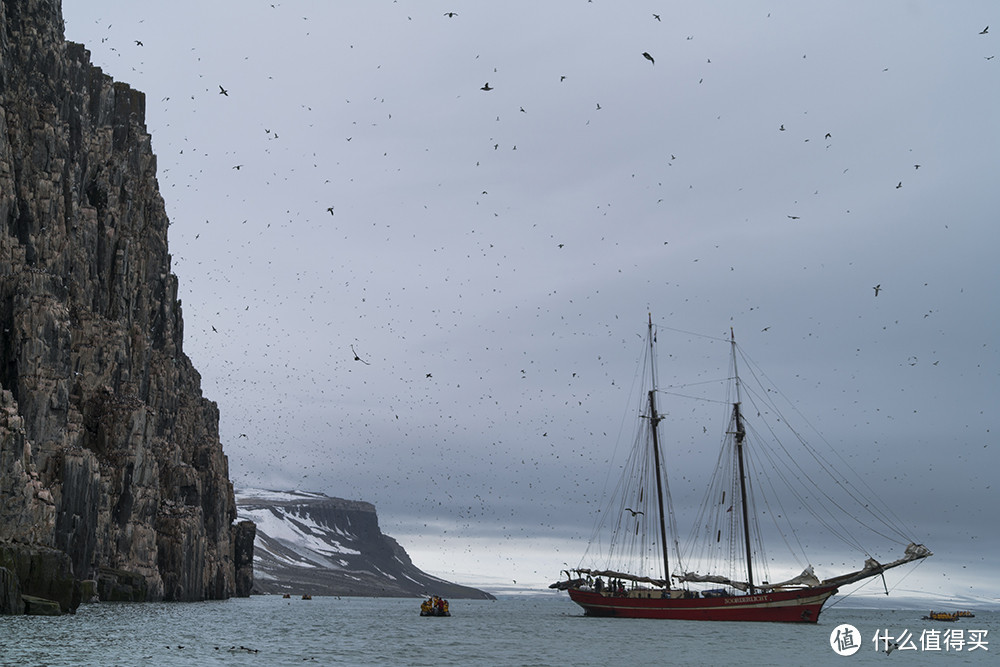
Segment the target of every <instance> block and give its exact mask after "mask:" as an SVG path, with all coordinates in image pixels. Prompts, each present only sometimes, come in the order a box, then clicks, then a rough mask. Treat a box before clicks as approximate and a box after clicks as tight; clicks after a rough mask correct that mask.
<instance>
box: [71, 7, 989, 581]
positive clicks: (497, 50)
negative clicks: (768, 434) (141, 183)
mask: <svg viewBox="0 0 1000 667" xmlns="http://www.w3.org/2000/svg"><path fill="white" fill-rule="evenodd" d="M63 11H64V15H65V19H66V36H67V39H69V40H72V41H77V42H82V43H84V44H85V45H86V46H87V47H88V48H89V49H90V51H91V53H92V59H93V62H94V63H95V64H96V65H99V66H100V67H102V68H103V69H104V71H105V72H106V73H107V74H109V75H111V76H112V77H114V78H115V79H116V80H119V81H124V82H127V83H128V84H130V85H131V86H132V87H134V88H136V89H139V90H142V91H144V92H145V93H146V122H147V126H148V129H149V131H150V133H151V134H152V137H153V149H154V151H155V152H156V154H157V158H158V178H159V183H160V190H161V192H162V194H163V197H164V200H165V202H166V208H167V212H168V214H169V216H170V221H171V227H170V237H169V242H170V249H171V252H172V257H173V263H172V270H173V271H174V272H175V273H176V274H177V276H178V277H179V279H180V290H181V298H182V302H183V316H184V324H185V340H184V346H185V351H186V353H187V354H188V355H189V356H190V357H191V358H192V360H193V361H194V364H195V366H196V368H197V369H198V370H199V371H200V373H201V375H202V387H203V390H204V393H205V395H206V396H207V397H208V398H210V399H212V400H214V401H217V402H218V404H219V408H220V411H221V414H222V417H221V424H220V429H221V437H222V441H223V445H224V448H225V451H226V453H227V454H228V456H229V462H230V473H231V478H232V479H233V481H234V483H235V484H236V485H237V487H241V486H243V487H246V486H253V487H265V488H276V489H302V490H310V491H320V492H323V493H326V494H328V495H332V496H339V497H344V498H350V499H361V500H367V501H370V502H372V503H374V504H375V506H376V508H377V510H378V513H379V517H380V521H381V525H382V528H383V531H384V532H386V533H387V534H389V535H392V536H394V537H396V538H397V539H398V540H399V541H400V542H401V543H402V544H403V546H404V547H405V548H406V549H407V551H408V552H409V553H410V554H411V555H412V556H413V558H414V561H415V563H416V564H417V565H418V567H421V568H422V569H424V570H427V571H429V572H432V573H435V574H438V575H441V576H444V577H445V578H449V579H453V580H458V581H461V582H463V583H473V584H476V583H479V584H483V583H488V582H493V583H497V584H499V583H510V582H512V581H513V580H517V581H518V582H519V585H524V584H528V585H534V584H537V585H539V586H543V585H546V584H548V583H549V582H551V581H554V580H555V579H556V578H558V576H559V570H560V569H562V568H564V567H566V566H567V565H569V566H575V565H578V564H579V559H580V556H581V555H582V554H583V551H584V549H585V546H586V540H587V538H589V537H590V534H591V531H592V528H593V525H594V516H595V515H594V512H595V510H596V509H597V508H599V507H600V506H601V502H602V501H601V498H600V496H601V494H602V492H603V490H604V487H605V482H606V479H607V477H608V470H609V469H611V470H614V469H615V466H616V465H618V464H620V463H621V461H617V460H615V459H614V458H613V454H614V453H615V452H616V446H617V447H618V450H617V451H618V454H621V453H622V447H623V445H622V444H617V443H619V440H620V439H623V440H627V439H628V438H629V436H630V432H631V431H630V429H631V426H630V422H623V418H624V416H625V415H626V412H627V411H628V410H629V409H630V405H629V402H630V396H629V392H630V390H631V388H632V383H633V382H632V381H633V376H634V373H635V370H636V362H637V360H638V359H639V357H640V355H641V354H642V341H641V339H640V337H639V335H640V334H642V333H643V331H644V328H645V325H646V319H647V313H649V312H652V316H653V320H654V322H656V323H657V324H658V325H660V326H661V327H662V328H663V329H662V330H663V331H670V330H671V329H679V330H682V331H690V332H696V333H699V334H705V335H709V336H716V337H724V336H727V335H728V332H729V327H730V326H732V327H733V328H734V329H735V332H736V337H737V340H738V341H739V342H740V344H741V345H742V347H743V348H744V349H745V350H746V351H747V352H748V353H749V354H750V355H751V357H752V358H753V359H754V361H755V362H757V363H758V364H759V365H760V366H761V368H763V369H765V371H766V372H767V374H768V377H769V378H770V379H771V380H772V381H773V382H774V383H775V384H776V385H777V386H778V387H779V388H780V389H781V390H782V391H783V392H784V393H785V394H786V395H788V396H791V397H792V399H793V402H794V405H795V408H796V409H797V410H799V411H800V412H801V413H802V414H803V415H804V416H806V417H808V419H809V421H810V423H811V424H812V425H813V426H814V427H815V428H816V429H817V430H818V431H820V432H821V433H822V434H823V437H824V438H825V440H826V441H827V442H828V443H829V445H830V446H832V447H833V448H835V449H836V450H837V451H838V452H840V453H841V454H842V455H843V456H845V458H847V459H848V460H850V461H851V463H852V465H854V466H856V469H857V470H858V472H859V473H861V474H863V476H864V477H865V479H866V481H867V482H868V483H869V484H871V485H872V486H873V487H875V488H877V490H878V493H879V494H880V495H881V497H882V499H883V500H884V501H885V502H886V504H888V505H890V506H891V507H892V508H893V509H894V510H895V511H896V512H897V514H898V515H899V516H900V519H901V522H902V523H903V524H905V526H906V527H907V529H908V531H909V532H910V534H911V535H912V536H913V538H914V539H916V540H917V541H918V542H923V543H925V544H927V545H928V546H929V547H930V548H931V549H932V550H933V551H934V552H935V556H934V558H932V559H929V560H927V561H925V562H924V563H923V564H922V565H920V566H919V567H917V568H907V569H906V571H904V572H903V573H902V574H903V575H906V573H907V572H909V570H910V569H913V571H912V572H910V573H909V575H908V576H905V581H904V582H903V583H902V584H900V588H899V590H900V591H906V590H926V591H930V592H934V593H944V594H949V593H956V594H973V595H982V596H986V597H993V598H995V597H996V596H997V595H998V588H997V584H996V581H997V577H996V574H997V572H996V565H995V564H996V562H997V561H996V553H997V552H998V551H1000V537H998V530H997V521H996V516H995V508H996V506H997V504H998V500H1000V494H998V493H997V487H996V483H995V482H996V480H995V477H996V475H997V471H998V469H1000V455H998V453H997V451H998V450H997V443H996V433H997V418H996V416H995V415H996V410H997V405H996V404H997V398H998V397H1000V377H998V369H1000V353H998V340H1000V303H998V298H997V295H996V290H997V287H998V285H1000V269H998V268H997V267H998V262H997V258H996V254H997V248H998V241H1000V231H998V224H997V223H998V216H997V208H998V207H997V204H998V203H1000V196H998V194H997V177H998V173H1000V131H998V129H997V128H998V122H997V118H1000V58H994V55H997V56H1000V42H998V36H1000V12H998V8H997V5H996V3H995V2H992V1H987V0H982V1H979V2H971V1H970V2H963V3H958V4H954V3H943V2H932V1H920V0H911V1H906V2H903V1H886V2H878V3H871V2H840V3H819V2H798V1H796V2H791V1H788V2H766V3H758V2H749V3H748V2H742V1H730V2H709V3H704V2H700V3H694V2H689V3H677V2H670V3H662V2H645V1H637V2H629V3H620V2H612V1H610V0H595V1H594V2H587V1H586V0H573V1H565V2H544V3H540V2H523V1H511V2H492V3H486V2H478V3H473V2H467V1H466V2H454V3H451V4H448V3H440V2H427V1H420V2H418V1H415V0H412V1H411V0H399V1H398V2H393V1H391V0H372V1H366V2H353V3H348V2H331V1H328V0H322V1H320V0H317V1H314V2H289V1H284V2H280V3H279V2H275V3H273V4H272V3H271V2H268V1H266V0H265V1H260V2H258V1H256V0H253V1H250V0H241V1H236V0H216V1H214V2H211V3H205V2H201V1H200V0H199V1H194V0H179V1H177V2H171V3H159V2H133V1H129V2H125V1H120V2H115V1H112V0H63ZM446 12H454V13H455V15H454V16H447V15H446ZM991 23H993V24H995V28H993V29H991V30H989V31H986V32H985V33H984V28H986V27H987V26H988V25H989V24H991ZM644 52H645V53H648V54H649V55H650V56H651V58H652V60H650V59H647V58H646V57H644ZM486 84H488V87H489V90H483V88H484V87H486ZM223 89H224V90H225V91H226V93H227V94H223V93H222V90H223ZM875 286H880V291H879V292H878V294H877V295H876V291H875V289H874V287H875ZM660 348H661V353H662V358H661V363H660V376H661V379H662V380H664V382H668V383H673V382H688V381H691V380H692V379H697V378H710V377H716V376H718V375H719V373H722V374H724V372H725V368H726V362H727V354H728V350H727V349H726V345H725V344H719V343H717V342H716V343H714V344H713V342H712V341H710V340H708V339H702V338H698V337H694V336H688V335H684V334H676V335H670V336H666V335H665V336H663V337H661V339H660ZM356 356H357V357H358V358H359V359H360V361H359V360H356V359H355V357H356ZM661 407H662V409H663V410H665V411H666V412H667V413H668V419H667V420H665V421H664V423H663V427H664V429H665V430H668V431H669V432H670V434H669V438H668V441H669V442H670V443H671V445H672V447H673V448H672V449H670V450H669V453H668V457H669V458H670V461H671V462H670V468H671V471H672V474H674V476H673V477H672V484H673V491H674V495H675V501H677V503H678V522H679V523H680V524H681V526H682V533H684V532H686V531H685V530H684V527H685V526H686V525H688V524H686V523H685V519H686V518H687V521H688V522H690V519H691V517H689V516H688V515H689V514H690V512H691V510H692V507H691V504H692V503H694V502H696V500H697V499H700V497H701V495H700V494H701V492H702V489H703V486H704V484H705V483H707V474H708V471H707V470H705V463H704V462H705V461H706V460H709V461H711V460H714V458H715V456H716V453H715V450H716V447H717V444H718V438H717V437H715V434H717V433H719V432H720V431H721V430H724V428H725V424H723V423H714V424H710V423H703V422H702V420H701V418H700V417H698V418H697V419H694V418H692V417H691V414H690V413H689V410H690V409H689V408H687V407H684V406H673V405H671V404H669V403H668V404H666V405H664V406H661ZM703 427H710V428H709V436H711V437H703V434H704V430H703ZM620 436H621V437H620ZM686 470H690V471H691V472H690V474H688V473H686V472H685V471H686ZM673 471H676V474H675V473H674V472H673ZM872 548H876V547H872ZM878 555H879V556H885V557H886V558H887V559H888V558H889V557H895V555H894V554H891V553H883V552H879V554H878ZM862 559H863V557H859V558H858V560H857V561H856V562H857V563H858V564H860V562H861V560H862ZM824 562H825V559H824V556H823V554H817V555H816V558H815V563H814V564H815V565H816V566H817V569H820V568H821V567H822V565H823V563H824ZM838 563H839V561H838ZM852 564H853V563H852ZM796 573H797V572H792V573H790V574H796ZM839 573H840V572H839V571H830V570H827V571H825V572H821V575H826V576H830V575H833V574H839ZM987 575H991V576H990V578H991V581H987V580H986V579H984V577H986V576H987ZM900 578H902V577H898V576H897V577H896V581H898V580H899V579H900ZM889 583H890V586H891V585H892V584H893V583H894V582H893V578H892V577H890V578H889ZM867 590H872V589H871V587H870V588H869V589H867ZM880 591H881V588H880V587H879V591H875V592H876V593H879V592H880Z"/></svg>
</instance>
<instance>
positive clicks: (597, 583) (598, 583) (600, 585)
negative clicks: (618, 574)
mask: <svg viewBox="0 0 1000 667" xmlns="http://www.w3.org/2000/svg"><path fill="white" fill-rule="evenodd" d="M602 590H604V580H603V579H601V578H600V577H598V578H597V579H595V580H594V591H595V592H597V593H600V592H601V591H602Z"/></svg>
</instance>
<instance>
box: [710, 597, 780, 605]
mask: <svg viewBox="0 0 1000 667" xmlns="http://www.w3.org/2000/svg"><path fill="white" fill-rule="evenodd" d="M722 600H723V602H725V603H726V604H746V603H748V602H770V601H771V596H770V595H738V596H736V597H731V598H722Z"/></svg>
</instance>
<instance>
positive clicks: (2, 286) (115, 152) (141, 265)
mask: <svg viewBox="0 0 1000 667" xmlns="http://www.w3.org/2000/svg"><path fill="white" fill-rule="evenodd" d="M144 112H145V97H144V95H143V94H142V93H141V92H138V91H135V90H132V89H131V88H129V87H128V86H127V85H125V84H123V83H118V82H115V81H112V79H111V78H110V77H108V76H107V75H105V74H104V73H103V72H102V71H101V70H100V69H99V68H97V67H95V66H93V65H92V64H91V63H90V60H89V53H88V51H87V50H86V49H85V48H84V47H83V46H80V45H77V44H72V43H68V42H66V41H65V40H64V36H63V22H62V16H61V6H60V3H59V1H58V0H16V1H14V0H2V1H0V584H3V582H8V584H3V585H4V590H3V591H0V600H7V599H10V600H13V601H12V602H9V603H6V606H7V607H8V608H7V609H5V610H0V611H8V612H10V611H15V612H16V611H19V610H20V609H19V608H18V603H17V602H16V600H17V595H15V594H18V595H24V596H32V595H37V596H39V597H46V596H48V597H49V599H52V595H51V592H48V593H46V592H45V591H43V590H42V589H43V588H44V586H43V585H42V584H41V583H39V582H37V581H33V580H32V579H31V578H30V577H28V578H27V579H26V578H25V576H23V573H22V576H19V575H18V568H22V570H24V572H28V571H32V568H33V567H35V566H34V565H32V563H35V560H37V561H38V562H39V563H40V562H42V560H44V559H48V560H47V561H45V562H50V561H51V563H50V565H48V566H47V567H48V569H49V570H51V572H52V576H51V578H52V580H53V581H55V580H56V579H59V578H60V577H62V579H59V580H64V579H65V578H66V576H67V575H71V579H73V580H76V581H79V580H95V581H96V582H97V590H98V591H103V592H104V595H107V596H116V597H119V598H122V599H151V600H161V599H162V600H201V599H208V598H225V597H228V596H231V595H234V594H235V595H239V594H248V593H249V585H250V582H249V579H248V577H250V575H249V573H248V567H249V566H248V565H247V563H249V560H250V557H251V556H250V555H249V554H248V553H247V551H246V549H247V548H248V544H249V545H250V547H249V548H252V544H253V532H252V531H253V527H252V525H249V526H248V525H234V521H235V520H236V505H235V501H234V498H233V491H232V486H231V484H230V482H229V479H228V470H227V468H228V463H227V460H226V457H225V455H224V454H223V451H222V447H221V445H220V442H219V433H218V421H219V415H218V411H217V408H216V405H215V404H214V403H213V402H211V401H209V400H207V399H206V398H204V397H203V396H202V392H201V378H200V376H199V374H198V372H197V371H196V370H195V369H194V367H193V366H192V364H191V362H190V360H189V359H188V357H187V356H186V355H185V354H184V351H183V347H182V342H183V323H182V320H181V308H180V302H179V301H178V299H177V278H176V277H175V276H174V275H173V274H172V273H171V269H170V255H169V254H168V252H167V226H168V220H167V216H166V213H165V210H164V205H163V200H162V198H161V196H160V193H159V189H158V184H157V180H156V158H155V156H154V155H153V153H152V150H151V148H150V137H149V134H148V133H147V131H146V128H145V122H144ZM248 536H249V540H248V539H247V538H248ZM54 553H55V554H61V557H56V556H53V555H52V554H54ZM32 559H35V560H32ZM55 561H59V562H58V563H56V562H55ZM238 564H239V565H240V566H241V568H242V574H241V575H239V576H237V565H238ZM24 568H27V569H24ZM34 571H37V567H35V570H34ZM10 582H12V583H10ZM43 593H44V594H43ZM68 600H69V601H67V602H66V603H65V604H62V603H61V604H62V606H63V607H64V609H63V610H64V611H65V610H67V608H73V607H74V606H75V604H76V602H78V600H79V594H78V595H76V601H74V600H73V599H69V598H68Z"/></svg>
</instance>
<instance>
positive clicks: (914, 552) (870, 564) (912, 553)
mask: <svg viewBox="0 0 1000 667" xmlns="http://www.w3.org/2000/svg"><path fill="white" fill-rule="evenodd" d="M933 555H934V554H932V553H931V550H930V549H928V548H927V547H925V546H924V545H922V544H914V543H913V542H910V543H909V544H908V545H907V547H906V551H905V552H904V555H903V557H902V558H900V559H899V560H894V561H892V562H891V563H886V564H885V565H882V564H881V563H879V562H878V561H877V560H875V559H874V558H869V559H868V560H866V561H865V566H864V567H863V568H861V569H860V570H858V571H857V572H850V573H848V574H842V575H840V576H839V577H833V578H831V579H825V580H824V581H823V583H824V584H833V585H835V586H844V585H846V584H853V583H854V582H855V581H861V580H862V579H867V578H868V577H874V576H875V575H877V574H882V573H883V572H885V571H886V570H888V569H891V568H894V567H899V566H900V565H905V564H906V563H909V562H911V561H915V560H920V559H921V558H927V557H928V556H933Z"/></svg>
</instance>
